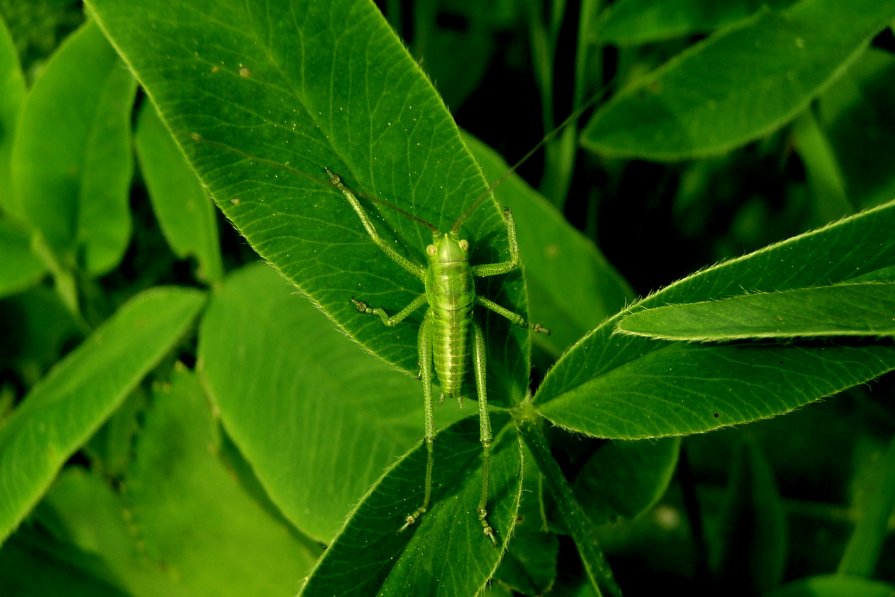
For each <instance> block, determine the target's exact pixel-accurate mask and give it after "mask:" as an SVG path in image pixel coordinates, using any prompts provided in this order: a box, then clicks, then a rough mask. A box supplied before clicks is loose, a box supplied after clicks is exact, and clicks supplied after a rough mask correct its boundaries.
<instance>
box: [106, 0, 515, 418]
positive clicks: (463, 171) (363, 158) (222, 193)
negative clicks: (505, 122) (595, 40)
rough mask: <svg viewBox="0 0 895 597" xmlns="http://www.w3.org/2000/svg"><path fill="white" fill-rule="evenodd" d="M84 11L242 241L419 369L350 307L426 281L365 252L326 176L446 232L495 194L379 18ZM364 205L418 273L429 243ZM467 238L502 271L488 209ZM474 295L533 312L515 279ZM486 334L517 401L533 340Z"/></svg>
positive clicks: (234, 7)
mask: <svg viewBox="0 0 895 597" xmlns="http://www.w3.org/2000/svg"><path fill="white" fill-rule="evenodd" d="M89 5H90V6H91V8H92V10H93V12H94V13H95V15H96V17H97V19H98V20H99V23H100V25H101V26H102V27H103V29H104V31H105V32H106V33H107V34H108V36H109V37H110V38H111V39H112V41H113V43H114V44H115V47H116V48H117V49H118V50H119V51H120V52H121V53H122V55H123V56H124V58H125V60H126V61H127V62H128V64H129V65H130V66H131V67H132V68H133V70H134V71H135V73H136V75H137V77H138V79H139V80H140V82H141V83H142V85H143V86H144V88H145V89H146V91H147V93H148V94H149V95H150V96H151V97H152V99H153V102H154V104H155V105H156V107H157V108H158V110H159V113H160V115H161V117H162V120H163V121H164V122H165V123H166V124H167V125H168V127H169V129H170V130H171V131H172V133H173V134H174V137H175V139H176V140H177V142H178V144H180V145H181V147H182V148H183V149H184V152H185V154H186V155H187V158H188V159H189V160H190V162H191V163H192V165H193V167H194V168H195V169H196V171H197V172H198V174H199V176H200V178H201V179H202V181H203V183H204V184H205V185H206V186H207V188H208V189H209V190H210V191H211V193H212V195H213V196H214V198H215V201H216V202H217V203H218V205H219V206H220V207H221V208H222V209H223V210H224V212H225V213H226V215H227V217H228V218H230V220H231V221H232V222H233V223H234V224H235V225H236V226H237V228H239V230H240V232H242V233H243V234H244V235H245V236H246V238H247V239H248V241H249V242H250V243H251V245H252V246H253V247H254V248H255V249H256V250H257V251H258V252H259V253H260V254H261V255H262V256H263V257H264V258H265V259H267V260H268V261H270V262H271V263H272V264H273V265H274V266H275V267H276V268H277V269H278V270H280V271H281V272H282V273H283V274H284V275H285V276H286V278H287V279H289V280H291V281H292V282H294V283H295V284H296V286H298V287H299V289H300V290H301V291H302V292H303V293H305V294H307V295H309V296H310V297H311V299H312V300H313V301H314V302H315V303H316V304H318V305H319V306H320V308H321V309H322V310H323V311H324V312H325V313H327V314H328V315H329V316H330V317H331V318H332V319H333V320H335V321H336V322H337V323H338V324H339V325H340V326H341V327H342V328H343V329H345V330H346V331H347V332H348V333H349V334H350V335H352V336H353V337H354V338H356V339H357V340H358V341H360V342H361V343H362V344H363V345H364V346H366V347H367V348H368V349H369V350H370V351H371V352H373V353H374V354H377V355H378V356H380V357H381V358H383V359H385V360H386V361H388V362H390V363H393V364H395V365H397V366H398V367H400V368H402V369H404V370H406V371H408V372H412V373H414V374H415V373H416V370H417V330H416V326H415V325H409V324H408V325H400V326H397V327H395V328H394V329H387V328H385V327H384V326H383V325H382V323H381V321H379V320H378V319H377V318H375V317H370V316H368V315H364V314H361V313H358V312H357V310H356V308H355V307H354V306H353V305H352V304H351V303H350V302H349V300H348V299H349V298H351V297H357V298H358V299H361V300H364V301H365V302H368V303H369V304H371V305H375V306H378V307H382V308H385V309H386V310H387V311H389V312H390V313H394V312H396V311H397V310H399V309H401V308H403V307H404V306H405V305H407V304H408V303H410V302H411V300H413V298H415V297H416V296H418V295H419V294H421V293H422V292H423V285H422V284H421V282H420V280H418V279H416V277H415V276H412V275H411V274H410V273H408V272H406V271H405V270H403V269H402V268H400V267H399V266H398V265H397V264H395V263H393V262H392V261H390V260H389V259H388V258H387V257H386V256H385V255H384V254H383V252H382V251H381V250H380V249H379V248H378V247H377V246H376V245H375V244H374V243H373V242H372V241H371V239H370V236H369V235H368V234H367V233H366V232H365V230H364V228H363V226H362V225H361V222H360V221H359V219H358V217H357V215H356V214H355V213H353V210H352V209H351V207H350V206H349V204H348V202H347V201H346V200H345V198H344V197H343V196H342V195H341V194H340V193H339V191H338V190H337V189H336V188H334V186H333V185H332V184H331V183H330V182H329V179H328V176H327V174H326V169H327V168H328V169H329V170H331V171H333V172H335V173H336V174H337V175H339V176H341V177H342V178H343V180H344V182H345V184H346V185H347V186H348V187H349V188H351V189H352V190H353V191H354V192H356V193H358V194H360V195H362V196H363V195H368V196H377V197H380V198H382V199H383V200H387V201H388V202H390V204H392V205H395V206H397V207H400V208H402V209H404V210H406V211H408V212H410V213H412V214H414V216H416V217H420V218H423V219H426V220H429V221H431V222H432V223H433V224H434V225H435V226H437V227H439V228H440V229H448V228H450V227H451V225H452V224H453V223H454V222H456V221H457V219H458V218H460V217H461V215H463V214H464V212H465V211H466V210H467V209H469V208H471V207H472V206H473V205H474V204H475V202H476V201H478V200H479V199H480V198H483V197H487V185H486V183H485V180H484V178H483V177H482V175H481V172H480V170H479V168H478V166H477V165H476V163H475V162H474V161H473V159H472V157H471V156H470V155H469V152H468V151H467V150H466V148H465V146H464V145H463V142H462V141H461V139H460V135H459V132H458V130H457V127H456V125H455V124H454V123H453V121H452V120H451V118H450V115H449V114H448V112H447V111H446V110H445V108H444V105H443V103H442V102H441V100H440V98H439V97H438V96H437V94H436V93H435V90H434V88H433V87H432V85H431V83H430V82H429V81H428V79H427V78H426V77H425V76H423V74H422V72H421V71H420V69H419V65H418V64H417V63H416V62H415V61H414V60H413V59H412V57H411V56H410V55H409V54H408V53H407V51H406V49H405V48H404V46H403V45H402V44H401V42H400V41H399V40H398V38H397V37H395V35H394V33H393V32H392V31H391V29H390V28H389V27H388V24H387V23H386V22H385V20H384V19H383V18H382V16H381V15H380V14H379V13H378V12H377V11H376V8H375V7H374V5H373V4H372V3H370V2H368V1H366V0H336V1H332V2H325V3H321V2H314V1H311V0H292V1H287V0H280V1H278V2H272V3H260V2H256V3H251V2H250V3H244V2H236V1H234V0H228V1H225V2H219V1H214V2H212V1H211V0H204V1H203V2H200V3H198V4H196V3H191V4H176V5H172V4H171V3H170V2H166V1H162V0H152V1H150V2H146V1H144V0H129V1H125V2H122V1H120V0H92V1H91V2H90V3H89ZM236 23H238V24H239V25H238V27H237V28H235V29H234V27H233V26H231V25H228V24H236ZM365 204H366V205H367V208H366V209H367V210H369V211H370V212H374V213H373V220H374V223H375V225H376V227H377V229H378V230H379V233H380V234H381V235H382V236H383V237H384V238H385V240H386V242H388V243H390V244H391V243H393V241H395V242H397V241H398V239H400V242H397V244H396V245H395V246H396V247H398V248H397V249H396V250H398V251H400V252H402V253H405V254H406V256H407V257H408V258H410V259H412V260H414V261H416V262H418V263H422V262H423V261H424V255H425V247H426V246H427V245H428V244H430V243H431V241H432V233H431V231H430V230H429V229H428V228H427V227H425V226H423V225H421V224H420V223H419V222H416V221H413V220H411V219H409V218H407V217H406V216H404V215H403V214H401V213H399V212H397V211H395V210H393V209H389V208H387V207H385V206H383V205H381V204H378V203H373V202H366V201H365ZM375 206H378V208H376V209H374V207H375ZM377 211H378V214H376V213H375V212H377ZM462 228H463V234H464V235H465V236H466V238H467V239H468V240H469V242H470V244H471V247H472V248H471V261H472V263H486V262H497V261H502V260H505V259H507V255H508V254H507V242H506V235H505V230H504V228H505V227H504V223H503V220H502V217H501V214H500V212H499V211H498V209H497V206H496V204H495V203H494V202H493V201H490V200H488V201H485V202H484V204H483V205H481V206H479V208H478V209H475V210H474V211H473V213H472V214H471V215H470V216H469V218H468V219H467V220H466V221H465V222H463V227H462ZM498 278H499V279H498ZM480 291H482V292H483V293H484V294H488V296H489V298H492V299H493V300H495V301H497V302H499V303H501V304H503V305H504V306H506V307H508V308H510V309H512V310H514V311H517V312H521V313H525V310H526V309H525V303H524V290H523V286H522V278H521V275H519V274H518V273H517V274H515V275H511V276H499V277H496V278H494V279H492V280H490V281H486V282H485V283H483V284H482V285H481V286H480ZM419 318H420V315H416V316H414V318H412V319H411V320H408V321H410V322H413V323H418V322H419V321H420V319H419ZM492 322H493V323H492ZM485 324H486V328H487V329H488V330H489V332H490V334H489V335H490V336H491V337H493V338H499V340H495V341H493V342H491V343H490V344H491V350H490V352H489V384H490V385H491V386H492V387H491V392H492V397H493V398H494V399H495V400H504V401H505V400H507V399H510V400H513V399H515V400H518V399H521V397H522V396H523V395H524V393H525V389H526V387H527V383H528V369H529V368H528V353H529V348H528V334H527V331H526V330H523V329H518V328H510V327H509V326H508V325H506V324H505V323H504V322H503V321H502V318H500V317H499V316H497V315H487V320H486V321H485Z"/></svg>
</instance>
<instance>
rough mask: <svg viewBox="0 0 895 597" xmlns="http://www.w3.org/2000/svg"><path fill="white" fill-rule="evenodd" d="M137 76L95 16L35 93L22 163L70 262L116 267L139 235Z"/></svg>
mask: <svg viewBox="0 0 895 597" xmlns="http://www.w3.org/2000/svg"><path fill="white" fill-rule="evenodd" d="M134 90H135V83H134V80H133V78H132V77H131V76H130V74H129V73H128V72H127V70H126V69H124V68H123V66H122V64H121V61H120V60H119V59H118V57H117V56H116V54H115V51H114V50H113V49H112V47H111V46H110V45H109V43H108V42H107V41H106V40H105V38H104V37H103V34H102V32H100V30H99V29H98V28H97V27H96V25H95V24H93V23H87V24H86V25H84V26H83V27H82V28H81V29H79V30H78V31H77V32H76V33H74V34H72V35H71V36H69V37H68V38H67V39H66V40H65V42H64V43H63V44H62V46H60V48H59V50H58V51H57V52H56V53H55V54H54V55H53V57H52V58H51V59H50V61H49V62H48V63H47V66H46V69H45V70H44V71H43V74H42V75H41V77H40V78H39V79H38V81H37V83H35V85H34V88H33V89H32V90H31V92H30V93H29V94H28V97H27V99H26V100H25V104H24V106H23V107H22V113H21V117H20V120H19V123H18V128H17V129H16V140H15V146H14V148H13V156H12V160H13V163H12V173H13V182H14V185H15V186H14V188H15V192H16V194H17V201H19V202H21V205H22V209H23V210H24V212H25V215H26V217H27V219H28V221H29V222H30V223H31V224H32V226H33V227H34V228H35V229H37V230H38V231H40V233H41V234H42V236H43V238H44V240H45V241H46V242H47V244H48V245H49V246H50V247H51V248H52V249H53V250H54V251H55V252H56V253H57V254H58V255H60V256H62V257H63V261H64V262H66V263H67V264H70V265H73V264H75V263H77V264H78V265H79V266H80V267H82V268H83V269H85V270H86V271H87V272H89V273H91V274H99V273H104V272H106V271H108V270H109V269H111V268H112V267H114V266H115V265H116V264H117V263H118V261H119V260H120V259H121V257H122V255H123V254H124V250H125V248H126V247H127V243H128V240H129V238H130V227H131V224H130V212H129V210H128V199H129V197H130V193H129V189H130V181H131V173H132V171H133V164H132V159H131V148H130V127H131V124H130V113H131V105H132V103H133V97H134Z"/></svg>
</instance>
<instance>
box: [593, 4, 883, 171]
mask: <svg viewBox="0 0 895 597" xmlns="http://www.w3.org/2000/svg"><path fill="white" fill-rule="evenodd" d="M892 18H895V1H893V0H857V1H855V2H849V3H847V4H846V3H842V2H840V1H839V0H801V1H800V2H798V3H796V4H795V5H794V6H792V7H791V8H789V9H787V10H785V11H779V12H778V11H762V12H760V13H759V14H758V15H756V17H754V18H752V19H749V20H747V21H744V22H742V23H738V24H736V25H734V26H732V27H729V28H727V29H725V30H723V31H721V32H719V33H717V34H716V35H714V36H713V37H711V38H709V39H708V40H706V41H705V42H703V43H700V44H698V45H696V46H693V47H691V48H690V49H688V50H686V51H685V52H683V53H682V54H680V55H679V56H677V57H675V58H674V59H672V60H671V61H669V62H668V63H667V64H665V65H664V66H663V67H661V68H659V69H658V70H656V71H654V72H653V73H651V74H649V75H647V76H645V77H643V78H641V79H640V80H639V81H638V82H637V84H636V85H635V86H633V87H630V88H628V89H626V90H625V91H623V92H622V93H620V94H619V95H618V96H616V97H615V98H614V99H613V100H612V101H610V102H609V103H608V104H606V105H605V106H604V107H603V108H602V109H600V110H599V111H598V112H597V113H596V115H595V116H594V118H593V119H592V120H591V121H590V122H589V123H588V125H587V127H586V128H585V131H584V134H583V138H582V143H583V145H584V146H585V147H587V148H588V149H590V150H592V151H595V152H598V153H601V154H604V155H610V156H621V157H637V158H643V159H652V160H679V159H689V158H693V157H697V156H705V155H710V154H715V153H719V152H723V151H726V150H729V149H732V148H734V147H737V146H740V145H742V144H744V143H747V142H748V141H751V140H753V139H757V138H759V137H761V136H764V135H766V134H768V133H770V132H772V131H774V130H776V129H777V128H779V127H780V126H782V125H783V124H784V123H786V122H787V121H789V120H790V119H791V118H792V117H793V116H795V115H796V114H798V113H799V112H800V111H801V110H802V109H804V108H805V107H806V106H807V105H808V103H809V102H810V101H811V100H812V99H813V98H814V97H816V96H817V95H818V94H819V93H820V92H822V91H823V90H824V89H825V88H826V87H827V86H828V85H829V84H830V83H831V82H832V81H833V80H834V79H836V78H837V77H838V76H839V75H840V74H841V73H842V72H843V71H845V70H846V69H847V68H848V67H849V66H850V65H851V64H852V63H853V62H854V61H855V60H856V59H857V58H858V57H859V56H860V54H861V53H862V52H863V51H864V48H865V47H866V45H867V42H868V41H869V40H870V39H871V38H872V37H873V36H874V35H875V34H876V33H878V32H879V31H880V30H881V29H883V28H884V27H886V26H887V24H888V23H889V21H891V20H892Z"/></svg>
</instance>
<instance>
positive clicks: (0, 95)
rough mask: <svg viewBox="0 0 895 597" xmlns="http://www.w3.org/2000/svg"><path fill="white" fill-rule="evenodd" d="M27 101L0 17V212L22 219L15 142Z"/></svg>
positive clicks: (4, 26) (16, 63) (19, 73)
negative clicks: (14, 176) (14, 174)
mask: <svg viewBox="0 0 895 597" xmlns="http://www.w3.org/2000/svg"><path fill="white" fill-rule="evenodd" d="M24 98H25V77H24V76H23V75H22V69H21V68H20V67H19V57H18V55H17V54H16V48H15V46H14V45H13V41H12V38H11V37H10V35H9V30H8V29H7V28H6V23H5V22H4V21H3V19H2V18H0V209H2V210H3V211H5V212H7V213H10V214H13V215H15V216H17V217H18V218H19V219H20V218H21V217H22V210H21V206H19V205H18V204H17V203H16V202H15V201H14V199H15V197H14V195H13V192H12V175H11V173H10V164H11V161H10V160H11V157H10V156H11V155H12V140H13V136H14V133H15V130H16V119H17V118H18V115H19V108H20V106H21V105H22V100H23V99H24Z"/></svg>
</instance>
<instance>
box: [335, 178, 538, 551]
mask: <svg viewBox="0 0 895 597" xmlns="http://www.w3.org/2000/svg"><path fill="white" fill-rule="evenodd" d="M326 173H327V175H328V176H329V181H330V183H332V185H333V186H334V187H336V188H337V189H338V190H339V191H341V193H342V194H343V195H344V196H345V198H346V199H347V200H348V203H349V204H351V207H352V208H353V209H354V211H355V213H356V214H357V216H358V217H359V218H360V221H361V223H362V224H363V227H364V229H365V230H366V232H367V234H368V235H369V236H370V238H371V240H372V241H373V242H374V243H375V244H376V246H378V247H379V248H380V249H381V250H382V252H383V253H385V254H386V255H387V256H388V257H389V258H390V259H391V260H392V261H394V262H395V263H396V264H398V265H399V266H401V267H402V268H403V269H405V270H407V271H408V272H410V273H411V274H413V275H414V276H416V277H417V278H419V279H420V281H421V282H422V283H423V285H424V287H425V292H424V293H422V294H420V295H419V296H417V297H416V298H415V299H413V300H412V301H411V302H410V303H409V304H408V305H407V306H406V307H404V308H403V309H401V310H400V311H398V312H397V313H396V314H394V315H389V314H388V313H387V312H386V311H385V310H384V309H382V308H380V307H370V306H368V305H367V304H366V303H364V302H362V301H360V300H357V299H355V298H352V299H351V302H352V303H353V304H354V306H355V307H356V308H357V310H358V311H359V312H361V313H365V314H369V315H376V316H378V317H379V318H380V319H381V320H382V323H383V324H385V325H387V326H389V327H393V326H396V325H398V324H399V323H401V322H402V321H404V319H406V318H407V316H409V315H410V314H411V313H413V312H414V311H416V310H417V309H420V308H421V307H423V305H428V309H427V311H426V314H425V316H424V318H423V322H422V324H421V325H420V330H419V340H418V349H419V366H420V379H421V380H422V383H423V398H424V407H423V410H424V414H425V443H426V454H427V457H426V480H425V486H424V496H423V502H422V504H420V506H419V507H418V508H417V509H416V510H415V511H414V512H413V513H412V514H409V515H408V516H407V517H406V518H405V519H404V525H403V526H402V527H401V528H400V529H399V532H400V531H404V530H406V529H407V528H409V527H410V526H411V525H412V524H413V523H415V522H416V521H417V520H419V518H420V517H421V516H422V515H423V514H425V512H426V510H427V508H428V507H429V501H430V499H431V493H432V467H433V465H434V452H433V450H434V442H435V416H434V413H433V402H432V383H433V381H434V380H435V378H436V376H437V379H438V381H439V383H440V385H441V390H442V393H441V398H440V402H444V400H445V398H457V400H458V401H460V402H461V405H462V398H463V396H462V394H461V393H460V392H461V385H462V383H463V380H464V378H465V377H466V372H467V371H468V369H467V367H468V366H469V363H470V360H471V361H472V371H473V378H474V380H475V389H476V397H477V399H478V404H479V429H480V433H479V437H480V441H481V443H482V493H481V497H480V499H479V505H478V508H477V510H476V512H477V514H478V518H479V521H480V522H481V525H482V531H483V533H484V534H485V536H486V537H488V538H489V539H490V540H491V542H492V543H493V544H494V545H495V546H496V545H497V537H496V535H495V532H494V529H493V528H492V527H491V525H490V524H489V523H488V519H487V517H488V510H487V506H488V483H489V476H490V462H491V442H492V436H491V421H490V418H489V416H488V392H487V388H486V385H485V371H486V369H485V363H486V349H485V335H484V333H483V331H482V327H481V325H480V324H479V323H477V322H476V321H475V319H474V317H473V307H474V306H475V305H479V306H481V307H484V308H486V309H490V310H491V311H493V312H495V313H497V314H498V315H501V316H502V317H505V318H506V319H508V320H509V321H511V322H512V323H515V324H517V325H520V326H524V327H528V328H530V329H532V330H533V331H535V332H539V333H543V334H549V333H550V330H548V329H547V328H544V327H542V326H541V325H539V324H532V323H529V322H528V321H527V320H526V319H525V318H524V317H522V316H521V315H519V314H518V313H514V312H513V311H511V310H509V309H507V308H505V307H502V306H501V305H498V304H497V303H495V302H494V301H491V300H490V299H488V298H486V297H484V296H479V295H477V294H476V292H475V281H474V279H475V278H485V277H490V276H500V275H503V274H508V273H510V272H512V271H514V270H516V269H518V268H519V245H518V244H517V241H516V225H515V223H514V221H513V215H512V213H511V212H510V210H509V209H504V211H503V215H504V223H505V225H506V233H507V241H508V244H509V253H510V259H509V260H508V261H501V262H498V263H486V264H477V265H473V264H470V263H469V248H470V245H469V241H467V240H466V239H463V238H461V237H460V232H459V229H460V225H461V223H462V222H463V220H464V219H465V217H467V215H468V214H470V213H472V211H473V210H474V209H475V208H476V207H477V206H478V205H479V203H480V202H479V201H476V202H474V203H473V206H472V208H471V209H470V210H468V211H467V212H466V213H465V214H463V215H462V216H461V217H460V218H459V219H458V220H457V221H456V222H455V223H454V224H453V226H452V227H451V229H450V230H449V231H448V232H441V231H440V230H438V228H436V227H435V226H434V225H432V224H430V223H428V222H425V221H423V220H422V219H420V218H417V217H415V216H412V214H406V213H405V214H404V215H406V216H409V217H412V218H413V219H414V220H416V221H419V222H421V223H423V224H424V225H426V226H428V227H429V228H430V229H431V230H432V244H430V245H429V246H428V247H426V265H420V264H418V263H414V262H413V261H411V260H409V259H407V258H406V257H404V256H403V255H401V254H400V253H398V252H397V251H396V250H395V249H394V248H392V247H391V246H390V245H389V244H388V243H387V242H385V241H384V240H383V238H382V237H381V236H380V235H379V233H378V232H377V230H376V227H375V226H374V225H373V222H372V220H371V219H370V217H369V215H368V214H367V212H366V210H365V209H364V207H363V206H362V205H361V203H360V201H359V200H358V199H357V197H356V196H355V194H354V193H353V192H352V191H351V190H350V189H348V187H346V186H345V184H344V183H343V182H342V179H341V178H340V177H339V175H337V174H335V173H334V172H332V171H330V170H329V169H326ZM401 211H403V210H401ZM470 357H471V359H470ZM433 365H434V371H433Z"/></svg>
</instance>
